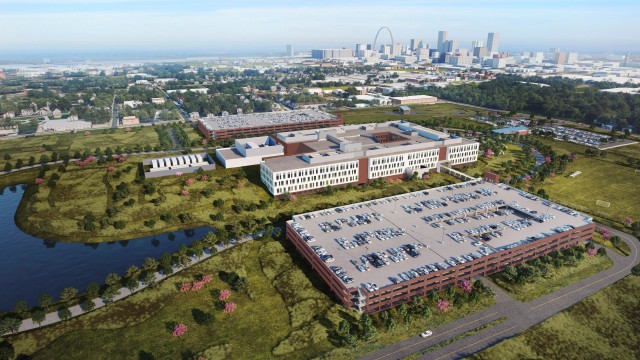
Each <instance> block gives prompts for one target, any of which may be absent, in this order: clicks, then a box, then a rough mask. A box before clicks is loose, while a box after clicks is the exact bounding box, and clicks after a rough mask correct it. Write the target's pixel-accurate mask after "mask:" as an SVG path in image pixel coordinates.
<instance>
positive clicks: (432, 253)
mask: <svg viewBox="0 0 640 360" xmlns="http://www.w3.org/2000/svg"><path fill="white" fill-rule="evenodd" d="M445 204H446V205H445ZM536 218H538V219H539V221H538V220H536ZM456 219H458V220H456ZM540 221H542V222H540ZM591 222H592V220H591V218H590V217H587V216H585V215H583V214H580V213H578V212H575V211H573V210H571V209H568V208H566V207H564V206H561V205H558V204H555V203H552V202H550V201H547V200H543V199H540V198H538V197H536V196H533V195H531V194H529V193H526V192H523V191H520V190H517V189H515V188H512V187H510V186H508V185H504V184H498V185H494V184H491V183H488V182H485V181H483V180H480V179H478V180H472V181H468V182H463V183H459V184H455V185H448V186H443V187H439V188H434V189H427V190H420V191H416V192H411V193H407V194H402V195H396V196H391V197H386V198H381V199H376V200H371V201H366V202H361V203H356V204H351V205H346V206H340V207H335V208H331V209H325V210H320V211H314V212H310V213H305V214H299V215H294V216H293V219H292V220H290V221H288V223H289V224H290V225H291V226H292V227H293V228H294V229H296V231H297V232H298V233H300V234H301V235H302V237H303V239H305V237H308V238H307V239H308V240H309V241H311V242H309V241H308V242H307V243H306V245H307V246H309V247H311V248H312V250H313V249H314V247H321V248H323V249H324V251H326V254H327V255H331V256H333V259H334V260H333V261H332V262H327V265H328V266H329V267H330V268H333V267H336V266H338V267H342V268H343V269H344V270H345V271H346V274H347V275H348V276H349V277H351V278H353V280H354V281H353V283H351V284H349V285H347V286H348V287H349V286H354V287H360V286H361V285H363V284H366V283H375V284H377V285H378V286H379V287H380V288H382V287H385V286H388V285H391V284H393V283H394V281H402V275H400V274H402V273H410V272H411V271H416V272H418V269H419V268H421V267H424V266H425V265H427V266H428V265H434V266H436V265H438V266H441V267H442V268H448V267H451V266H457V265H456V264H455V263H453V264H450V263H447V261H450V260H451V257H455V258H462V260H465V259H464V257H471V258H474V257H482V256H486V255H488V254H490V253H493V252H497V251H502V250H505V249H508V248H513V247H516V246H520V245H523V244H525V243H527V242H531V241H535V238H536V237H537V238H538V239H540V238H543V237H547V236H550V235H553V234H557V233H559V232H564V231H567V230H569V229H571V228H577V227H580V226H583V225H587V224H590V223H591ZM491 233H494V234H495V236H492V235H490V234H491ZM482 235H486V237H485V238H484V239H483V238H482V237H481V236H482ZM311 239H313V240H311ZM367 239H368V240H367ZM358 242H360V244H358ZM341 243H343V244H346V246H343V245H342V244H341ZM356 245H357V246H356ZM407 245H408V246H410V247H411V246H412V247H413V248H414V249H415V251H417V252H418V253H419V255H417V256H415V257H412V256H411V255H410V251H408V250H407V249H408V247H407ZM403 247H404V249H402V248H403ZM316 253H317V252H316ZM376 253H378V254H384V255H383V257H384V259H385V260H386V261H385V262H388V264H384V262H383V263H382V264H383V266H381V267H375V266H374V264H373V262H372V261H371V259H369V260H368V261H367V263H366V265H365V263H364V262H363V260H364V259H365V256H366V255H372V254H376ZM394 254H395V255H394ZM414 255H415V254H414ZM315 256H320V255H315ZM394 257H395V259H394ZM400 258H404V260H400ZM373 259H374V260H375V258H373ZM396 260H397V262H396ZM467 260H468V258H467ZM458 265H459V263H458ZM364 266H366V267H368V268H369V270H364V271H360V270H362V269H363V268H364ZM358 267H360V269H358ZM430 271H431V270H430ZM332 276H336V278H339V277H338V276H337V275H332ZM338 281H342V280H338Z"/></svg>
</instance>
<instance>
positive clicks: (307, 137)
mask: <svg viewBox="0 0 640 360" xmlns="http://www.w3.org/2000/svg"><path fill="white" fill-rule="evenodd" d="M322 134H327V135H329V136H326V138H325V137H321V138H320V139H318V138H319V135H322ZM376 134H392V135H396V136H397V140H394V141H388V142H380V141H378V140H377V139H376V137H375V135H376ZM427 136H430V137H427ZM278 139H280V140H281V141H283V142H285V143H287V142H300V143H303V144H304V146H305V147H306V148H307V149H308V151H307V152H305V154H306V155H310V156H312V157H323V158H325V160H326V161H322V162H317V163H308V162H307V161H305V160H304V159H303V155H290V156H283V157H278V158H271V159H266V160H265V165H266V166H267V167H268V168H269V169H271V171H273V172H279V171H287V170H294V169H303V168H308V167H313V166H321V165H328V164H335V163H340V162H344V161H355V160H357V159H360V158H363V157H372V158H375V157H380V156H389V155H394V154H403V153H407V152H417V151H423V150H431V149H435V148H438V147H440V146H447V145H463V144H465V143H468V144H471V143H475V142H474V141H471V140H468V139H464V138H458V137H454V136H451V135H449V134H446V133H443V132H440V131H436V130H433V129H429V128H425V127H422V126H419V125H416V124H412V123H410V122H406V121H390V122H386V123H372V124H360V125H345V126H338V127H330V128H324V129H313V130H301V131H291V132H283V133H278ZM296 139H298V140H297V141H296ZM436 139H437V140H436ZM287 140H289V141H287ZM341 143H358V144H360V148H359V149H358V150H354V151H342V150H341V149H340V144H341ZM349 154H351V156H350V155H349Z"/></svg>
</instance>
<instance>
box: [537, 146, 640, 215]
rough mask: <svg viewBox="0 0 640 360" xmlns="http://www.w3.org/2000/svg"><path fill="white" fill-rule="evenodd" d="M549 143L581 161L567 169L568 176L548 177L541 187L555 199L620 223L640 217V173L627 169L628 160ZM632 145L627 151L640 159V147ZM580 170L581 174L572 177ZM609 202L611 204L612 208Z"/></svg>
mask: <svg viewBox="0 0 640 360" xmlns="http://www.w3.org/2000/svg"><path fill="white" fill-rule="evenodd" d="M545 142H547V143H549V144H551V145H552V146H553V148H554V150H556V152H558V153H559V154H565V153H577V154H578V159H577V160H575V161H574V162H573V163H572V164H571V165H569V166H568V167H567V169H566V170H565V172H564V174H562V175H559V176H556V177H555V178H552V179H550V178H547V179H546V180H545V181H544V183H543V184H542V186H540V185H538V186H536V187H537V188H541V187H542V188H544V189H545V191H546V192H547V193H548V194H549V195H550V197H551V199H552V200H557V201H559V202H561V203H563V204H565V205H568V206H571V207H573V208H575V209H577V210H580V211H584V212H587V213H590V214H593V215H596V216H599V217H603V218H606V219H609V220H612V221H615V222H618V223H623V222H624V219H625V218H626V217H630V218H632V219H639V218H640V205H639V204H638V203H637V200H638V184H640V171H636V169H634V168H632V167H630V166H627V165H626V161H625V160H624V159H625V157H623V156H622V155H616V154H608V155H607V156H606V157H604V158H603V157H600V156H594V157H588V156H586V155H585V150H586V149H587V148H586V147H585V146H581V145H577V144H572V143H568V142H563V141H551V140H545ZM631 146H632V147H630V148H628V149H625V150H624V152H625V153H626V154H630V155H631V156H634V157H635V156H640V153H638V152H637V151H636V149H635V147H636V146H638V145H631ZM620 149H624V148H620ZM576 171H580V172H581V174H580V175H578V176H576V177H570V176H569V175H570V174H572V173H573V172H576ZM598 200H600V202H599V203H598V205H597V204H596V203H597V202H598ZM606 203H609V206H608V207H606V205H607V204H606Z"/></svg>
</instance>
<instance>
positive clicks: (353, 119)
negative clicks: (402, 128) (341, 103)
mask: <svg viewBox="0 0 640 360" xmlns="http://www.w3.org/2000/svg"><path fill="white" fill-rule="evenodd" d="M409 107H411V115H402V114H400V112H398V106H381V107H374V108H365V109H355V110H332V111H329V112H330V113H333V114H342V116H343V118H344V122H345V123H346V124H364V123H371V122H383V121H390V120H408V121H418V120H431V119H437V120H441V121H440V123H441V124H442V126H445V127H459V126H464V125H473V126H486V125H484V124H481V123H478V122H476V121H472V120H469V119H468V118H469V117H471V116H476V112H477V111H478V109H476V108H473V107H469V106H464V105H456V104H443V103H437V104H430V105H409ZM482 112H484V111H482Z"/></svg>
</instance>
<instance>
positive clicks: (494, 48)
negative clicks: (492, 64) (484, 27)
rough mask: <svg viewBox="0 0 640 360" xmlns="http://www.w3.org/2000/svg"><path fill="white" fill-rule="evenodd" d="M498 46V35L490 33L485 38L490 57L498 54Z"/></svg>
mask: <svg viewBox="0 0 640 360" xmlns="http://www.w3.org/2000/svg"><path fill="white" fill-rule="evenodd" d="M499 44H500V33H493V32H490V33H489V36H487V51H488V52H489V54H490V55H493V54H495V53H497V52H498V45H499Z"/></svg>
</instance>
